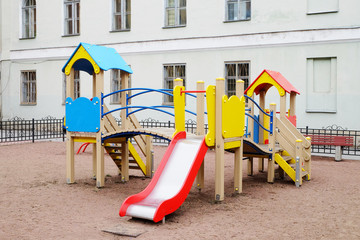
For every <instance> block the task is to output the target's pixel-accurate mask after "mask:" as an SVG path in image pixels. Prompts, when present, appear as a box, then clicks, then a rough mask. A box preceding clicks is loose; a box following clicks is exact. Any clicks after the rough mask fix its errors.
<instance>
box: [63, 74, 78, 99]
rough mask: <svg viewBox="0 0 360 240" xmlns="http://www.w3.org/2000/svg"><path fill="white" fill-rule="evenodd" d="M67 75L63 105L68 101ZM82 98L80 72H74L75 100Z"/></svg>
mask: <svg viewBox="0 0 360 240" xmlns="http://www.w3.org/2000/svg"><path fill="white" fill-rule="evenodd" d="M66 97H67V96H66V75H65V73H63V104H65V100H66ZM79 97H80V71H78V70H74V99H76V98H79Z"/></svg>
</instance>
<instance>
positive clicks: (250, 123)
mask: <svg viewBox="0 0 360 240" xmlns="http://www.w3.org/2000/svg"><path fill="white" fill-rule="evenodd" d="M251 99H254V95H253V96H252V97H251ZM248 107H249V108H250V112H249V114H250V116H252V117H254V103H253V101H251V100H249V101H248ZM247 130H248V134H250V135H249V136H250V137H249V138H250V140H254V120H253V119H252V118H248V129H247Z"/></svg>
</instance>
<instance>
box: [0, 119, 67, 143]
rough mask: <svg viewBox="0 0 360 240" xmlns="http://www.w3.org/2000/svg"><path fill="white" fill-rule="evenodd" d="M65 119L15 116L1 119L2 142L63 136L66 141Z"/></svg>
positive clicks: (0, 141)
mask: <svg viewBox="0 0 360 240" xmlns="http://www.w3.org/2000/svg"><path fill="white" fill-rule="evenodd" d="M62 126H63V120H62V119H56V118H53V117H45V118H43V119H40V120H35V119H34V118H33V119H31V120H25V119H22V118H19V117H15V118H12V119H9V120H6V121H0V143H4V142H22V141H31V142H35V141H38V140H45V139H55V138H62V139H63V141H65V132H64V131H63V127H62Z"/></svg>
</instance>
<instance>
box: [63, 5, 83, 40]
mask: <svg viewBox="0 0 360 240" xmlns="http://www.w3.org/2000/svg"><path fill="white" fill-rule="evenodd" d="M64 10H65V17H64V19H65V22H64V35H79V34H80V0H64Z"/></svg>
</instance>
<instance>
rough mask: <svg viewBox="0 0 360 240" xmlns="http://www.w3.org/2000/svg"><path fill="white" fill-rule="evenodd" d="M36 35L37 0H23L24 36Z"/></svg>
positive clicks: (31, 36) (32, 36)
mask: <svg viewBox="0 0 360 240" xmlns="http://www.w3.org/2000/svg"><path fill="white" fill-rule="evenodd" d="M35 36H36V1H35V0H23V1H22V38H34V37H35Z"/></svg>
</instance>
